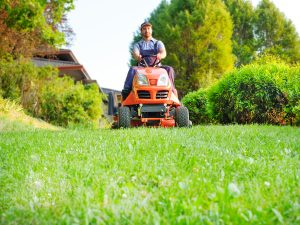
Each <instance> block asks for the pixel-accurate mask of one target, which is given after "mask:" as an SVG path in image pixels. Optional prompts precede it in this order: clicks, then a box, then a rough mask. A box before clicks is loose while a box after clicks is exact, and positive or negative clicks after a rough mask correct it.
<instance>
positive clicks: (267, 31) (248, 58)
mask: <svg viewBox="0 0 300 225" xmlns="http://www.w3.org/2000/svg"><path fill="white" fill-rule="evenodd" d="M223 2H224V3H225V4H226V6H227V9H228V10H229V12H230V15H231V17H232V20H233V25H234V29H233V36H232V39H233V53H234V54H235V56H236V58H237V60H236V66H237V67H240V66H241V65H246V64H249V63H251V62H252V61H253V60H254V58H255V56H256V55H261V54H273V55H276V56H279V57H281V58H282V59H284V60H285V61H289V62H291V63H295V62H298V61H299V60H300V39H299V35H298V34H297V32H296V29H295V26H294V25H293V23H292V22H291V21H290V20H288V19H287V18H286V17H285V16H284V14H283V13H281V12H280V11H279V9H278V8H276V6H275V4H274V3H273V2H271V1H270V0H262V1H260V3H259V4H258V6H257V7H256V8H255V9H254V8H253V6H252V3H251V1H249V0H223Z"/></svg>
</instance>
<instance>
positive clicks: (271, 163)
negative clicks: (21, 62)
mask: <svg viewBox="0 0 300 225" xmlns="http://www.w3.org/2000/svg"><path fill="white" fill-rule="evenodd" d="M299 137H300V130H299V129H298V128H295V127H273V126H257V125H252V126H199V127H193V128H190V129H153V128H150V129H143V128H141V129H140V128H139V129H131V130H126V129H123V130H98V131H87V130H86V131H84V130H80V131H76V130H72V131H59V132H50V131H39V132H36V131H35V132H26V133H25V132H10V133H2V134H0V151H1V167H0V168H1V173H0V176H1V177H0V180H1V186H0V212H1V223H2V224H280V223H282V224H297V223H299V222H300V216H299V215H300V197H299V196H300V179H299V176H300V167H299V159H300V157H299V154H300V147H299V146H300V139H299Z"/></svg>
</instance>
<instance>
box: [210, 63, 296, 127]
mask: <svg viewBox="0 0 300 225" xmlns="http://www.w3.org/2000/svg"><path fill="white" fill-rule="evenodd" d="M299 81H300V73H299V67H289V66H287V65H285V64H278V63H277V64H276V63H271V62H270V63H268V64H265V65H259V64H255V63H254V64H252V65H249V66H245V67H243V68H241V69H240V70H236V71H234V72H231V73H229V74H228V75H227V76H226V77H224V79H222V80H221V81H220V82H219V83H218V84H216V85H215V86H214V87H212V88H211V89H210V90H209V105H210V110H211V111H210V114H211V116H213V117H215V119H217V120H218V121H220V122H221V123H235V122H236V123H272V124H286V123H290V124H298V123H299V121H298V119H297V118H299V115H298V111H297V109H298V107H299V100H300V95H299V93H300V92H299V90H300V82H299Z"/></svg>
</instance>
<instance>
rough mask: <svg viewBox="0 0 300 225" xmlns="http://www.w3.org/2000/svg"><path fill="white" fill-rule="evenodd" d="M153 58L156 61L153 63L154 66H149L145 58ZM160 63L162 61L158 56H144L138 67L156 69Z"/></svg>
mask: <svg viewBox="0 0 300 225" xmlns="http://www.w3.org/2000/svg"><path fill="white" fill-rule="evenodd" d="M152 57H155V60H154V62H153V63H152V65H148V63H147V62H146V60H145V58H152ZM160 61H161V60H157V55H143V56H142V60H141V61H140V62H139V63H138V65H141V66H144V67H156V66H157V65H158V64H160Z"/></svg>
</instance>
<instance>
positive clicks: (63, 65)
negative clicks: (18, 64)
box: [32, 49, 99, 86]
mask: <svg viewBox="0 0 300 225" xmlns="http://www.w3.org/2000/svg"><path fill="white" fill-rule="evenodd" d="M32 62H33V63H34V64H35V65H36V66H40V67H42V66H47V65H51V66H54V67H57V68H58V69H59V75H60V76H63V75H65V74H66V75H69V76H71V77H72V78H73V79H74V80H75V81H83V82H84V81H86V80H91V77H90V75H89V74H88V72H87V71H86V69H85V68H84V66H83V65H81V64H80V63H79V62H78V60H77V59H76V57H75V56H74V54H73V52H72V51H71V50H68V49H60V50H58V51H46V52H39V53H37V54H36V55H35V57H33V58H32ZM98 86H99V85H98Z"/></svg>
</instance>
